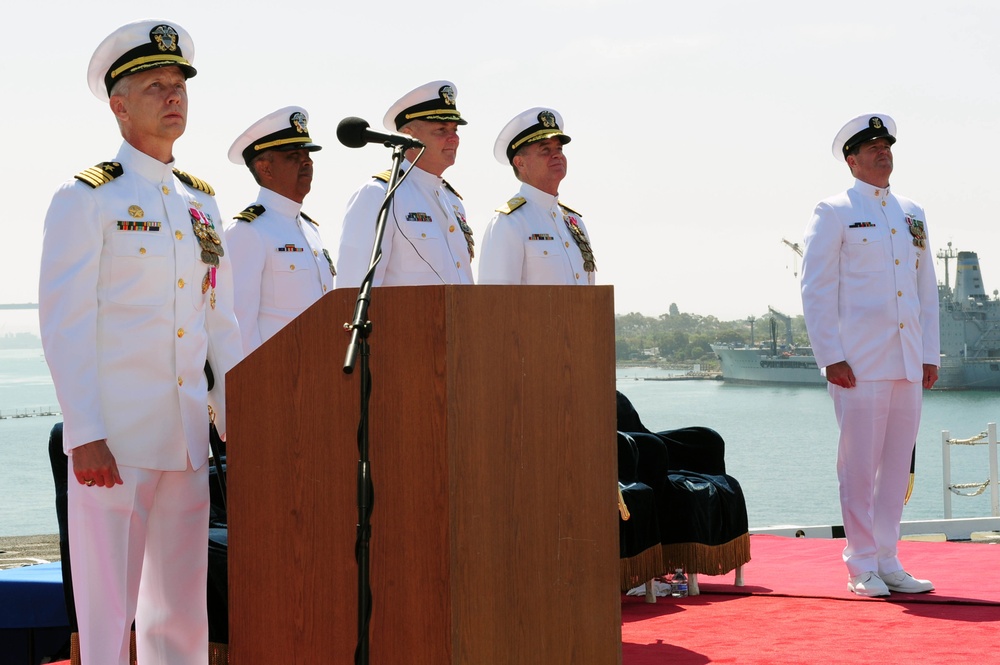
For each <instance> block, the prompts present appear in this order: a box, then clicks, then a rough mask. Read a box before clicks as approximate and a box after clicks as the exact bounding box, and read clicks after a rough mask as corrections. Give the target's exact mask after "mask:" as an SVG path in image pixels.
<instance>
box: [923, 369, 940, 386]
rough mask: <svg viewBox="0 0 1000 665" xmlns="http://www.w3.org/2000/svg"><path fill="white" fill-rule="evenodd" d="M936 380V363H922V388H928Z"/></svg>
mask: <svg viewBox="0 0 1000 665" xmlns="http://www.w3.org/2000/svg"><path fill="white" fill-rule="evenodd" d="M937 380H938V368H937V365H926V364H925V365H924V388H926V389H927V390H930V389H931V388H933V387H934V384H935V383H937Z"/></svg>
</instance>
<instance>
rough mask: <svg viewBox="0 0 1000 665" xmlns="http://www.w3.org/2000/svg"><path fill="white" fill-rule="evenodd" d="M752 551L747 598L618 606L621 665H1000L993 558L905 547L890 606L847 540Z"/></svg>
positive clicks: (958, 549)
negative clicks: (865, 595) (922, 582)
mask: <svg viewBox="0 0 1000 665" xmlns="http://www.w3.org/2000/svg"><path fill="white" fill-rule="evenodd" d="M750 548H751V550H750V551H751V555H752V556H753V560H752V561H751V562H750V563H749V564H747V565H746V566H745V567H744V580H745V581H746V586H744V587H737V586H734V585H733V574H732V573H730V574H728V575H725V576H721V577H706V576H699V578H698V579H699V584H700V586H701V591H702V595H700V596H696V597H690V598H682V599H674V598H658V599H657V602H656V603H655V604H647V603H646V602H645V601H644V599H642V598H634V597H626V596H622V663H623V665H661V664H662V663H671V664H675V663H677V664H701V663H751V664H756V663H782V664H786V663H787V664H790V665H791V664H798V663H801V664H803V665H804V664H809V665H812V664H814V663H851V664H854V663H857V664H867V663H871V664H873V665H874V664H876V663H877V664H880V665H893V664H896V663H899V664H901V665H902V664H904V663H905V664H907V665H909V664H910V663H949V662H962V661H965V660H968V661H971V662H993V659H994V658H995V655H996V650H997V640H996V635H997V634H998V632H997V631H998V629H1000V546H997V545H987V544H975V543H914V542H902V543H900V548H899V549H900V558H901V559H902V560H903V562H904V564H905V565H906V567H907V569H908V570H910V571H911V572H913V573H914V574H915V575H916V576H917V577H926V578H929V579H931V580H933V581H934V584H935V586H936V587H937V588H936V590H935V591H933V592H931V593H927V594H919V595H906V594H893V595H892V596H890V597H889V598H886V599H862V598H858V597H857V596H854V594H852V593H850V592H849V591H848V590H847V571H846V569H845V568H844V564H843V562H842V561H841V558H840V554H841V551H842V550H843V548H844V541H843V540H830V539H821V538H782V537H779V536H766V535H760V536H752V537H751V539H750ZM66 665H68V661H66ZM586 665H590V664H586ZM594 665H604V664H594Z"/></svg>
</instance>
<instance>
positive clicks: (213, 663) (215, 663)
mask: <svg viewBox="0 0 1000 665" xmlns="http://www.w3.org/2000/svg"><path fill="white" fill-rule="evenodd" d="M128 658H129V662H130V663H131V664H132V665H136V662H135V660H136V659H135V631H134V630H133V631H132V635H131V637H130V638H129V647H128ZM69 662H70V665H80V633H72V634H71V635H70V636H69ZM228 662H229V645H228V644H221V643H219V642H209V643H208V665H226V663H228Z"/></svg>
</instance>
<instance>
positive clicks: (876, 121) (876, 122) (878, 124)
mask: <svg viewBox="0 0 1000 665" xmlns="http://www.w3.org/2000/svg"><path fill="white" fill-rule="evenodd" d="M868 122H869V123H870V124H871V126H872V129H882V118H879V117H874V118H872V119H871V120H869V121H868Z"/></svg>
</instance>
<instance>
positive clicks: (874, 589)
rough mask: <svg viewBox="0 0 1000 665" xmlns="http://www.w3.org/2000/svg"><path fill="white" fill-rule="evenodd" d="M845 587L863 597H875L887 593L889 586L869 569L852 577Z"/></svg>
mask: <svg viewBox="0 0 1000 665" xmlns="http://www.w3.org/2000/svg"><path fill="white" fill-rule="evenodd" d="M847 589H848V590H849V591H853V592H854V593H855V594H856V595H858V596H864V597H865V598H877V597H878V596H888V595H889V587H887V586H886V585H885V582H883V581H882V579H881V578H880V577H879V576H878V575H877V574H876V573H873V572H870V571H869V572H867V573H861V574H860V575H855V576H854V577H852V578H851V581H850V582H848V583H847Z"/></svg>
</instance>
